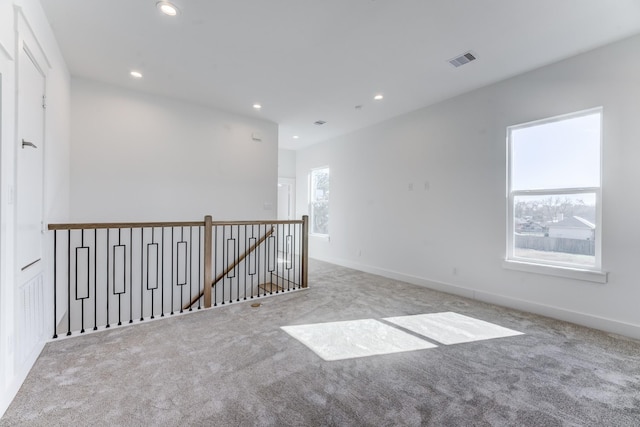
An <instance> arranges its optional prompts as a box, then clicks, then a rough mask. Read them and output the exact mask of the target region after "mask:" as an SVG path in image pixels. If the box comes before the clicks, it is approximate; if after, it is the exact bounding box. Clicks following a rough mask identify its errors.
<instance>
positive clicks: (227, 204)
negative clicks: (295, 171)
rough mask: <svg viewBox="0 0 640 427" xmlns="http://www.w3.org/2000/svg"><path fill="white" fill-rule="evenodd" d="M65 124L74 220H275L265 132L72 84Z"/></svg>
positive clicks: (242, 122) (208, 112) (269, 138)
mask: <svg viewBox="0 0 640 427" xmlns="http://www.w3.org/2000/svg"><path fill="white" fill-rule="evenodd" d="M71 119H72V125H71V141H72V143H71V146H72V150H71V165H72V166H71V212H72V218H73V220H74V221H78V222H85V221H107V222H110V221H174V220H175V221H181V220H199V219H202V218H203V217H204V215H206V214H210V215H213V218H214V220H215V219H217V220H236V219H237V220H242V219H274V218H275V215H276V192H277V166H278V148H277V144H278V142H277V141H278V128H277V125H276V124H274V123H271V122H267V121H263V120H256V119H251V118H247V117H242V116H238V115H234V114H230V113H225V112H221V111H218V110H214V109H211V108H206V107H202V106H198V105H194V104H190V103H186V102H182V101H177V100H173V99H168V98H164V97H160V96H153V95H147V94H143V93H139V92H134V91H131V90H127V89H121V88H117V87H114V86H110V85H106V84H102V83H97V82H93V81H88V80H83V79H77V78H73V80H72V84H71ZM253 133H259V134H261V137H262V141H255V140H253V139H252V134H253ZM265 205H266V207H267V209H265Z"/></svg>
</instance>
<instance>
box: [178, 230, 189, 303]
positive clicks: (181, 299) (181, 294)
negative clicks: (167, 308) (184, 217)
mask: <svg viewBox="0 0 640 427" xmlns="http://www.w3.org/2000/svg"><path fill="white" fill-rule="evenodd" d="M183 242H184V227H180V243H183ZM185 246H186V243H185ZM184 252H185V256H186V255H187V249H186V248H185V250H184ZM178 256H180V251H179V250H178ZM179 262H180V260H178V259H176V270H177V271H176V285H178V289H180V313H182V311H183V307H184V300H183V297H182V296H183V295H184V292H183V291H184V285H181V284H180V280H179V279H180V278H179V277H178V276H179V275H180V264H178V263H179ZM184 269H185V271H184V273H185V274H184V276H185V279H186V278H187V271H186V269H187V260H186V259H185V260H184ZM184 284H185V285H186V280H185V283H184Z"/></svg>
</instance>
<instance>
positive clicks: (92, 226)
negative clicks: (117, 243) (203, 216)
mask: <svg viewBox="0 0 640 427" xmlns="http://www.w3.org/2000/svg"><path fill="white" fill-rule="evenodd" d="M276 224H302V220H273V221H268V220H258V221H212V222H211V225H212V226H214V227H215V226H217V225H276ZM204 225H205V223H204V221H174V222H99V223H71V224H49V226H48V229H49V230H83V229H84V230H93V229H101V228H156V227H198V226H200V227H202V226H204Z"/></svg>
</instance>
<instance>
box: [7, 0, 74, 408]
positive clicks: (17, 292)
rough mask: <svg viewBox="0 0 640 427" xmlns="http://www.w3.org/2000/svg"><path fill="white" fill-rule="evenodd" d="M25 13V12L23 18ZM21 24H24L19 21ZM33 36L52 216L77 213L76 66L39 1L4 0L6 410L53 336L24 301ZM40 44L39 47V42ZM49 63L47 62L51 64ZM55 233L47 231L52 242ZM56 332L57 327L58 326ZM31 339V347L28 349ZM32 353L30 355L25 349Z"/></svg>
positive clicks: (47, 292)
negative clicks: (24, 57)
mask: <svg viewBox="0 0 640 427" xmlns="http://www.w3.org/2000/svg"><path fill="white" fill-rule="evenodd" d="M16 16H17V18H16ZM16 22H18V23H19V25H18V26H17V27H16V25H15V24H16ZM23 38H28V40H29V43H30V48H31V49H37V50H38V54H40V53H42V54H43V55H44V56H46V59H47V61H48V64H47V65H46V67H45V70H44V71H45V73H46V85H47V86H46V96H47V99H48V108H47V110H46V111H45V135H44V177H45V188H44V220H45V222H60V221H66V220H68V218H69V90H70V82H69V72H68V70H67V67H66V64H65V62H64V59H63V58H62V55H61V53H60V50H59V48H58V45H57V42H56V40H55V38H54V36H53V32H52V31H51V28H50V26H49V24H48V22H47V20H46V16H45V14H44V12H43V10H42V8H41V6H40V3H39V2H38V1H37V0H16V1H7V0H0V79H1V90H0V114H1V115H0V118H1V123H0V130H1V133H0V165H1V168H0V200H1V207H0V227H1V230H0V415H1V414H2V413H4V411H5V409H6V407H7V406H8V405H9V403H10V402H11V399H12V398H13V396H14V395H15V393H16V392H17V391H18V388H19V387H20V384H21V383H22V381H23V379H24V378H25V376H26V375H27V373H28V371H29V369H30V368H31V366H32V364H33V363H34V362H35V359H36V358H37V356H38V354H39V352H40V349H41V348H42V346H43V345H44V341H45V339H46V338H47V336H40V335H38V336H26V335H29V334H31V333H32V332H33V329H32V328H29V327H26V326H25V325H24V324H23V323H24V322H23V321H22V320H21V319H23V317H24V310H25V308H24V306H18V302H19V301H22V302H23V303H25V302H28V301H26V300H21V299H20V298H24V297H25V294H24V292H23V290H22V288H21V287H22V284H21V283H19V280H18V278H19V274H18V273H19V272H18V269H17V266H16V265H15V259H14V255H13V254H14V252H15V242H16V233H17V230H16V221H15V214H16V212H15V203H14V200H15V198H16V197H19V194H15V178H16V148H17V147H18V141H19V139H20V136H19V135H17V131H16V119H18V120H19V119H20V118H19V117H17V112H16V102H17V101H18V100H17V99H16V89H17V85H18V82H17V74H16V66H17V64H16V62H17V58H18V51H17V49H21V48H22V47H21V46H19V42H20V41H21V40H23ZM38 45H39V46H38ZM47 61H44V62H45V63H46V62H47ZM49 238H50V235H49V234H48V233H46V234H45V242H46V243H50V242H49ZM48 248H49V247H48V246H45V247H44V254H43V263H42V264H43V265H44V276H43V277H44V281H43V285H42V286H43V296H44V298H45V299H46V300H47V301H50V300H52V299H53V296H52V291H51V289H52V287H51V286H50V284H51V269H50V268H49V267H50V266H51V257H50V256H49V253H48V251H47V249H48ZM38 317H39V318H42V319H44V320H47V319H51V325H49V324H48V323H47V324H46V326H52V323H53V314H52V312H51V307H47V308H46V310H45V313H38ZM51 330H52V327H51ZM25 343H28V344H29V348H23V347H25V345H26V344H25ZM25 351H27V352H28V354H26V357H25V354H22V357H19V356H18V354H20V353H23V352H25Z"/></svg>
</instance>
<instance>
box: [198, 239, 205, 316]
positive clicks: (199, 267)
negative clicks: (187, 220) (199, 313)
mask: <svg viewBox="0 0 640 427" xmlns="http://www.w3.org/2000/svg"><path fill="white" fill-rule="evenodd" d="M200 273H202V227H198V293H199V292H200V285H201V283H202V281H201V275H200ZM202 289H203V291H204V286H203V287H202ZM202 295H204V292H203V293H202ZM200 301H202V297H200V298H198V310H200V308H201V305H200Z"/></svg>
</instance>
